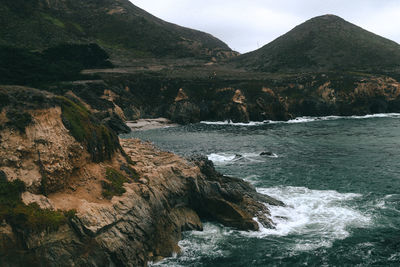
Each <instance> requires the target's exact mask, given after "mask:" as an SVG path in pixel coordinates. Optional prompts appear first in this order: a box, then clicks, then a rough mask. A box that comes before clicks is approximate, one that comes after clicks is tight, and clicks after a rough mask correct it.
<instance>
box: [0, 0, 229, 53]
mask: <svg viewBox="0 0 400 267" xmlns="http://www.w3.org/2000/svg"><path fill="white" fill-rule="evenodd" d="M0 25H1V27H0V45H2V46H11V47H18V48H27V49H30V50H39V51H41V50H43V49H47V48H49V47H53V46H57V45H62V44H65V43H68V44H71V43H78V44H88V43H96V44H98V45H99V46H101V47H102V48H104V49H106V50H107V51H109V52H110V53H111V55H112V56H113V57H115V56H116V55H120V54H121V53H122V54H123V55H125V54H126V53H128V54H129V55H130V56H132V57H172V58H182V57H196V58H207V59H210V58H212V57H216V58H218V57H229V56H231V55H233V54H235V53H233V52H232V50H231V49H230V48H229V47H228V46H227V45H226V44H225V43H223V42H222V41H220V40H218V39H217V38H215V37H213V36H212V35H210V34H207V33H204V32H200V31H196V30H192V29H188V28H184V27H180V26H178V25H175V24H171V23H168V22H165V21H163V20H161V19H158V18H156V17H154V16H152V15H150V14H149V13H147V12H146V11H144V10H142V9H140V8H138V7H136V6H135V5H133V4H132V3H131V2H129V1H128V0H2V1H1V2H0Z"/></svg>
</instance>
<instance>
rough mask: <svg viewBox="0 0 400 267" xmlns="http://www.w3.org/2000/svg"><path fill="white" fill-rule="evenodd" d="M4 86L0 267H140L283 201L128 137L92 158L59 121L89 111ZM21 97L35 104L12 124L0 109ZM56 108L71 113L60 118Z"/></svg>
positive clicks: (250, 220) (251, 222)
mask: <svg viewBox="0 0 400 267" xmlns="http://www.w3.org/2000/svg"><path fill="white" fill-rule="evenodd" d="M3 89H4V88H3ZM3 89H2V90H0V93H1V92H3V91H4V90H3ZM7 89H8V90H9V91H8V92H9V94H8V95H9V96H10V97H9V99H8V101H7V102H6V103H5V105H4V106H3V107H2V114H3V115H2V117H1V129H0V137H1V138H0V140H1V145H0V155H1V159H3V160H2V161H1V162H0V178H1V179H0V189H1V190H3V191H4V190H6V189H5V188H8V187H9V188H11V189H13V190H16V191H15V193H13V192H10V193H9V192H7V194H11V195H10V200H7V201H6V202H5V204H4V203H2V202H0V205H3V206H1V207H2V209H3V207H5V211H3V210H2V213H0V219H1V222H0V223H1V225H0V262H1V263H2V266H26V265H27V264H33V265H35V264H36V265H43V266H73V265H74V266H146V265H147V262H148V261H150V260H153V261H157V260H160V259H162V258H163V257H168V256H170V255H172V253H174V252H175V253H179V251H180V248H179V246H178V241H179V240H180V239H181V237H182V232H183V231H187V230H201V229H202V221H203V220H210V221H215V222H219V223H221V224H223V225H226V226H230V227H235V228H237V229H240V230H258V229H259V224H261V225H263V226H264V227H273V223H272V221H271V220H270V218H269V211H268V208H267V204H268V205H283V203H281V202H279V201H277V200H274V199H272V198H269V197H267V196H264V195H261V194H258V193H257V192H256V190H255V189H254V187H252V186H251V185H250V184H248V183H246V182H244V181H243V180H241V179H236V178H231V177H226V176H223V175H221V174H219V173H218V172H216V171H215V169H214V167H213V164H212V162H210V161H208V160H207V159H206V158H204V157H199V156H198V157H193V158H190V159H189V160H186V159H183V158H181V157H179V156H177V155H174V154H172V153H169V152H164V151H160V150H158V149H157V148H156V147H154V146H153V145H152V144H150V143H144V142H142V141H140V140H133V139H128V140H120V144H121V148H120V149H119V150H115V151H114V152H113V153H112V154H110V155H111V156H110V158H103V159H102V160H101V161H99V160H98V159H96V158H93V157H91V155H90V153H89V149H90V147H89V146H88V142H86V141H84V142H80V141H78V139H76V137H75V136H78V137H79V135H77V133H76V132H74V131H76V129H75V128H73V127H72V126H71V125H69V126H68V127H71V128H70V129H71V130H70V129H69V128H67V127H66V126H65V125H64V124H65V123H66V120H67V119H68V121H67V122H69V123H70V124H72V125H74V124H76V123H78V122H77V121H76V119H77V117H76V116H78V118H80V119H84V118H87V116H89V115H90V114H89V113H87V112H88V111H86V110H85V109H83V108H82V105H79V103H78V102H76V105H77V106H74V105H75V104H72V102H70V101H72V100H66V99H64V98H60V97H56V96H54V95H51V94H45V93H41V92H39V91H36V90H33V89H28V88H7ZM25 93H27V94H32V95H37V97H39V96H40V97H42V102H43V103H45V104H41V105H33V106H31V108H29V109H26V110H24V111H25V112H27V113H28V114H29V115H30V116H31V117H30V118H31V120H28V122H29V123H28V124H26V125H25V124H24V127H22V126H21V127H20V126H19V128H15V127H16V126H15V125H14V126H13V125H11V124H8V123H9V119H8V117H7V115H4V113H5V114H7V112H8V110H11V109H13V108H14V107H15V105H18V104H21V103H22V102H23V101H24V100H23V99H24V98H25V97H23V96H22V95H23V94H25ZM60 99H61V100H62V101H61V100H60ZM21 101H22V102H21ZM60 101H61V102H60ZM74 101H77V100H76V99H75V100H74ZM60 103H61V104H60ZM65 103H68V105H72V107H75V108H77V111H79V112H80V113H79V114H78V115H77V114H75V113H72V114H70V112H72V111H71V110H70V109H68V108H69V107H70V106H63V105H65ZM59 105H61V107H60V106H59ZM79 116H80V117H79ZM87 122H92V123H94V122H93V121H91V120H87ZM91 127H93V128H90V129H92V130H93V131H94V132H96V131H98V129H99V128H96V127H97V126H96V127H95V125H93V126H91ZM98 127H100V126H98ZM100 128H101V127H100ZM101 129H103V128H101ZM78 133H79V132H78ZM102 133H103V134H104V133H106V132H104V131H102ZM74 134H75V135H74ZM90 136H91V138H93V135H89V137H90ZM85 138H88V136H86V137H85ZM89 143H90V142H89ZM19 146H22V147H21V148H20V147H19ZM10 159H11V161H10ZM17 180H22V181H23V182H24V184H25V185H26V188H25V187H21V186H20V185H19V183H15V182H13V181H17ZM44 185H45V188H44ZM21 190H22V192H21ZM3 191H1V192H3ZM4 192H5V191H4ZM19 192H21V193H19ZM2 201H3V200H2ZM10 201H13V202H10ZM9 202H10V203H9ZM4 205H5V206H4ZM15 206H16V207H15ZM4 212H5V213H4ZM36 213H40V214H41V215H36ZM41 216H45V217H46V220H42V219H41V218H42V217H41ZM255 218H256V219H255ZM3 220H4V221H3ZM50 222H54V223H53V224H52V225H47V223H50Z"/></svg>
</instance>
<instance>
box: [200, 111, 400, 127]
mask: <svg viewBox="0 0 400 267" xmlns="http://www.w3.org/2000/svg"><path fill="white" fill-rule="evenodd" d="M372 118H400V113H378V114H369V115H363V116H324V117H307V116H305V117H298V118H295V119H292V120H288V121H273V120H265V121H251V122H248V123H243V122H237V123H236V122H232V121H228V120H226V121H201V122H200V123H202V124H207V125H231V126H260V125H266V124H294V123H307V122H315V121H332V120H341V119H345V120H348V119H354V120H357V119H358V120H359V119H372Z"/></svg>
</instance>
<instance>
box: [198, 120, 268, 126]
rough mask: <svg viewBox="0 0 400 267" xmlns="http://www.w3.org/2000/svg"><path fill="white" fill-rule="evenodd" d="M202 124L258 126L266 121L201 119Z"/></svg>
mask: <svg viewBox="0 0 400 267" xmlns="http://www.w3.org/2000/svg"><path fill="white" fill-rule="evenodd" d="M200 123H202V124H208V125H233V126H257V125H263V124H264V123H265V122H264V121H250V122H247V123H246V122H232V121H231V120H229V121H228V120H226V121H201V122H200Z"/></svg>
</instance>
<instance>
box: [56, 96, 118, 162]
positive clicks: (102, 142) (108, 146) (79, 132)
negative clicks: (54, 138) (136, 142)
mask: <svg viewBox="0 0 400 267" xmlns="http://www.w3.org/2000/svg"><path fill="white" fill-rule="evenodd" d="M57 99H58V100H59V102H60V106H61V108H62V120H63V123H64V125H65V127H66V128H67V129H68V130H69V131H70V133H71V135H72V136H73V137H74V138H75V139H76V140H77V141H78V142H80V143H82V144H84V145H85V146H86V148H87V150H88V152H89V153H90V155H91V157H92V160H93V161H94V162H102V161H104V160H109V159H111V157H112V156H113V155H114V152H115V151H116V150H117V149H119V148H120V145H119V141H118V137H117V135H116V134H115V133H114V132H113V131H111V130H110V129H109V128H107V127H106V126H105V125H102V124H101V123H100V122H98V121H97V120H96V119H95V117H94V116H92V114H91V113H90V111H88V110H87V109H86V108H85V107H84V106H83V105H82V104H81V103H79V102H73V101H72V100H70V99H68V98H66V97H57Z"/></svg>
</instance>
